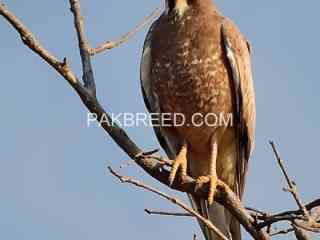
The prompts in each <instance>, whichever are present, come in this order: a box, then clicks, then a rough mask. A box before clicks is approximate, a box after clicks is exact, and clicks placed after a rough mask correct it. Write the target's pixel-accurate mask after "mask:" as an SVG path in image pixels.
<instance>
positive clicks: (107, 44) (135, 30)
mask: <svg viewBox="0 0 320 240" xmlns="http://www.w3.org/2000/svg"><path fill="white" fill-rule="evenodd" d="M161 11H162V8H161V7H159V8H156V9H155V10H154V11H153V12H152V13H151V14H150V15H149V16H147V17H145V18H144V19H143V20H142V21H141V22H140V23H139V24H138V25H136V26H135V27H134V28H133V29H132V30H131V31H129V32H128V33H126V34H125V35H123V36H122V37H120V38H119V39H117V40H114V41H107V42H105V43H103V44H101V45H100V46H98V47H96V48H91V49H90V55H91V56H94V55H96V54H99V53H102V52H103V51H105V50H110V49H112V48H116V47H118V46H120V45H121V44H123V43H125V42H127V41H129V40H130V39H131V38H132V37H134V36H135V35H136V34H137V33H138V32H139V31H140V30H141V29H142V28H144V27H145V26H146V25H147V24H148V23H149V22H151V21H152V20H153V19H155V18H156V17H157V16H159V15H160V13H161Z"/></svg>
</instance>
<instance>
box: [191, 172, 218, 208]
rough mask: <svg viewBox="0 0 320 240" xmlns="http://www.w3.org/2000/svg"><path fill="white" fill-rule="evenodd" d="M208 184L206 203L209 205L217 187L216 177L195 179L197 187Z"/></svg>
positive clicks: (212, 200)
mask: <svg viewBox="0 0 320 240" xmlns="http://www.w3.org/2000/svg"><path fill="white" fill-rule="evenodd" d="M207 182H209V193H208V199H207V200H208V203H209V205H211V204H212V203H213V202H214V194H215V192H216V189H217V185H218V178H217V176H216V175H211V176H200V177H198V178H197V183H196V184H197V185H198V184H199V185H200V184H201V185H202V184H204V183H207Z"/></svg>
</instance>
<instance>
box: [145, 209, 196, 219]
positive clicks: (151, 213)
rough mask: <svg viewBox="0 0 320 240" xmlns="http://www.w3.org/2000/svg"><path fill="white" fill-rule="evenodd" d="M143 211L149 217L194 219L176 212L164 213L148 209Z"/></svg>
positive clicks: (188, 214) (187, 214) (190, 215)
mask: <svg viewBox="0 0 320 240" xmlns="http://www.w3.org/2000/svg"><path fill="white" fill-rule="evenodd" d="M144 211H145V212H146V213H147V214H149V215H160V216H174V217H194V216H193V215H192V214H190V213H177V212H164V211H154V210H150V209H147V208H146V209H144Z"/></svg>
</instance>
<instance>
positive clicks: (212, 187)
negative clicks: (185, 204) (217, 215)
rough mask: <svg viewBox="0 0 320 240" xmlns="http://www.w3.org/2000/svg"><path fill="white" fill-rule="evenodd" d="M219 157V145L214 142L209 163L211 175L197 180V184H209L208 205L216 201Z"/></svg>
mask: <svg viewBox="0 0 320 240" xmlns="http://www.w3.org/2000/svg"><path fill="white" fill-rule="evenodd" d="M217 155H218V144H217V142H216V141H213V142H212V144H211V153H210V162H209V175H208V176H200V177H199V178H198V179H197V184H201V183H207V182H209V194H208V203H209V205H211V204H212V203H213V201H214V194H215V192H216V189H217V184H218V177H217V170H216V166H217V164H216V163H217Z"/></svg>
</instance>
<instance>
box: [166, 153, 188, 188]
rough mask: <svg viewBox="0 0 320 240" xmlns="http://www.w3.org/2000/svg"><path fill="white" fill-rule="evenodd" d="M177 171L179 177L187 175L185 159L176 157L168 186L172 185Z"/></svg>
mask: <svg viewBox="0 0 320 240" xmlns="http://www.w3.org/2000/svg"><path fill="white" fill-rule="evenodd" d="M178 170H180V173H181V175H187V159H186V157H185V156H180V155H178V157H177V158H176V159H175V160H174V163H173V166H172V168H171V171H170V176H169V184H170V186H171V185H172V184H173V182H174V180H175V178H176V175H177V172H178Z"/></svg>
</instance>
